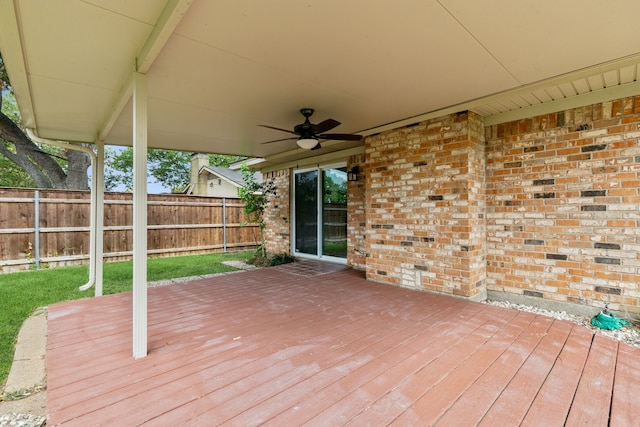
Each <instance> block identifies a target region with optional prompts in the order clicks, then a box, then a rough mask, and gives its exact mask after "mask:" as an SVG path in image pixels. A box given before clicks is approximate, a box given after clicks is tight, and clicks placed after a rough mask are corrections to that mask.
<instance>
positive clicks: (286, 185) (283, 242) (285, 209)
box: [263, 169, 291, 254]
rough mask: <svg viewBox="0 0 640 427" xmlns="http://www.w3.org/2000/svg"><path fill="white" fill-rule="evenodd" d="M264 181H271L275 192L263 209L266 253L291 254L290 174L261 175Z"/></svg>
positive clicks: (272, 173) (282, 172)
mask: <svg viewBox="0 0 640 427" xmlns="http://www.w3.org/2000/svg"><path fill="white" fill-rule="evenodd" d="M263 179H264V180H269V179H271V180H273V182H274V184H275V187H276V191H275V195H272V196H270V197H269V202H268V203H267V206H266V207H265V215H264V217H265V223H266V227H265V238H266V241H267V252H269V253H272V254H282V253H286V254H290V253H291V225H290V216H291V205H290V200H291V199H290V192H291V189H290V172H289V170H288V169H282V170H278V171H274V172H268V173H266V174H264V175H263Z"/></svg>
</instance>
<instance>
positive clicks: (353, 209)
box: [347, 154, 367, 270]
mask: <svg viewBox="0 0 640 427" xmlns="http://www.w3.org/2000/svg"><path fill="white" fill-rule="evenodd" d="M352 168H358V180H357V181H349V182H347V194H348V198H347V264H348V265H349V266H351V267H353V268H357V269H360V270H364V269H365V267H366V264H367V259H366V251H367V241H366V233H367V227H366V216H365V215H366V211H365V182H366V181H367V173H366V165H365V156H364V154H359V155H356V156H351V157H350V158H349V159H348V160H347V170H348V171H349V170H352Z"/></svg>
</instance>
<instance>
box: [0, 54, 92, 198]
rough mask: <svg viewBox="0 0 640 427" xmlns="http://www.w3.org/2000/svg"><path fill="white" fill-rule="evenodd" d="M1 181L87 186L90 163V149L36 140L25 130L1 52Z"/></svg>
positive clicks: (40, 185)
mask: <svg viewBox="0 0 640 427" xmlns="http://www.w3.org/2000/svg"><path fill="white" fill-rule="evenodd" d="M0 104H1V108H0V165H1V166H2V171H3V173H2V175H3V177H2V179H1V180H0V185H3V186H5V185H6V186H11V187H22V186H30V187H34V186H35V187H38V188H68V189H79V190H86V189H87V188H88V185H89V179H88V175H87V170H88V168H89V165H90V159H89V156H88V155H87V154H86V153H83V152H80V151H75V150H65V149H60V148H57V147H50V146H45V145H40V144H36V143H34V142H33V141H31V140H30V139H29V138H28V137H27V135H26V134H25V132H24V130H23V128H22V123H21V118H20V113H19V111H18V107H17V105H16V102H15V98H14V97H13V91H12V88H11V84H10V82H9V77H8V75H7V72H6V69H5V66H4V62H3V60H2V56H0Z"/></svg>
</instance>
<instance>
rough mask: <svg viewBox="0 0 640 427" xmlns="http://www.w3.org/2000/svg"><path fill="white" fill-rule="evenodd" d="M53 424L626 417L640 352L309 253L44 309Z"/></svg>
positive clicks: (532, 421) (609, 420) (638, 377)
mask: <svg viewBox="0 0 640 427" xmlns="http://www.w3.org/2000/svg"><path fill="white" fill-rule="evenodd" d="M48 322H49V335H48V343H47V370H48V378H47V380H48V381H47V382H48V389H47V399H48V402H47V412H48V425H49V426H52V425H74V426H75V425H77V426H93V425H101V426H116V425H117V426H133V425H140V424H144V425H149V426H177V425H189V426H213V425H219V424H223V425H230V426H253V425H262V424H264V425H269V426H297V425H309V426H336V425H353V426H384V425H397V426H426V425H441V426H473V425H482V426H495V425H499V426H501V427H505V426H515V425H531V426H561V425H571V426H573V425H590V426H606V425H611V426H631V425H639V423H640V421H639V420H640V405H639V404H638V403H639V402H640V401H639V400H638V399H639V396H640V349H637V348H632V347H630V346H627V345H625V344H619V343H618V342H616V341H614V340H611V339H608V338H605V337H602V336H595V338H594V336H593V335H592V334H591V333H590V332H589V331H588V330H587V329H585V328H583V327H580V326H576V325H574V324H572V323H569V322H566V321H558V320H554V319H551V318H547V317H543V316H536V315H533V314H530V313H523V312H518V311H512V310H507V309H502V308H498V307H494V306H490V305H486V304H480V303H473V302H468V301H464V300H462V299H457V298H451V297H445V296H438V295H432V294H427V293H421V292H415V291H410V290H406V289H401V288H396V287H392V286H387V285H381V284H376V283H372V282H368V281H366V280H364V278H363V276H362V274H361V273H359V272H356V271H353V270H348V269H344V268H341V267H336V266H331V265H330V264H320V263H314V262H308V261H306V262H302V263H296V264H290V265H286V266H280V267H272V268H268V269H261V270H254V271H247V272H241V273H235V274H229V275H224V276H218V277H214V278H211V279H204V280H197V281H193V282H189V283H184V284H179V285H172V286H167V287H163V288H152V289H149V340H148V342H149V355H148V356H147V357H146V358H143V359H139V360H134V359H133V358H132V350H131V294H130V293H127V294H119V295H111V296H105V297H100V298H92V299H86V300H80V301H71V302H65V303H60V304H56V305H52V306H50V307H49V320H48Z"/></svg>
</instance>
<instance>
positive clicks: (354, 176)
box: [347, 166, 360, 181]
mask: <svg viewBox="0 0 640 427" xmlns="http://www.w3.org/2000/svg"><path fill="white" fill-rule="evenodd" d="M358 172H360V168H359V167H358V166H354V167H352V168H351V169H349V171H347V180H348V181H357V180H358Z"/></svg>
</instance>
